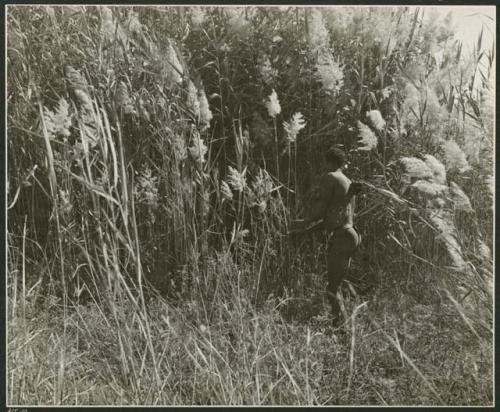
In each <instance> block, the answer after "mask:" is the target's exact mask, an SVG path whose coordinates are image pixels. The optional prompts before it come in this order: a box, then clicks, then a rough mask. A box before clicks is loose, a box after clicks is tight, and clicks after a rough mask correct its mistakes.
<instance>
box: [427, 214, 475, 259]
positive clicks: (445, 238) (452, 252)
mask: <svg viewBox="0 0 500 412" xmlns="http://www.w3.org/2000/svg"><path fill="white" fill-rule="evenodd" d="M430 220H431V221H432V223H433V224H434V225H435V226H436V228H437V229H438V230H439V231H440V234H439V236H438V239H440V240H441V241H442V242H443V244H444V246H445V247H446V250H447V252H448V255H449V257H450V259H451V261H452V263H453V266H454V267H456V268H457V269H463V268H465V266H466V263H465V261H464V258H463V255H462V248H461V247H460V244H459V243H458V241H457V230H456V227H455V224H454V222H453V214H452V213H450V212H448V211H444V210H443V209H438V210H436V211H435V213H433V214H432V215H431V216H430Z"/></svg>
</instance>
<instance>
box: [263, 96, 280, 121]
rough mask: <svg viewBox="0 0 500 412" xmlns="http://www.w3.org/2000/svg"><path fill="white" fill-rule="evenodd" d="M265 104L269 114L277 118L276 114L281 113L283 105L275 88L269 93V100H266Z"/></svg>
mask: <svg viewBox="0 0 500 412" xmlns="http://www.w3.org/2000/svg"><path fill="white" fill-rule="evenodd" d="M265 105H266V109H267V112H268V113H269V116H270V117H272V118H273V119H274V118H276V115H278V114H280V113H281V106H280V102H279V100H278V95H277V94H276V91H275V90H274V89H273V91H272V93H271V94H270V95H269V97H268V100H266V101H265Z"/></svg>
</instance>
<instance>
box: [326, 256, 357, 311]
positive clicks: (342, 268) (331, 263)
mask: <svg viewBox="0 0 500 412" xmlns="http://www.w3.org/2000/svg"><path fill="white" fill-rule="evenodd" d="M350 260H351V258H350V256H348V255H347V256H346V255H345V254H344V253H338V252H336V251H335V250H334V249H333V248H332V249H331V250H330V253H329V254H328V287H327V294H328V300H329V301H330V305H331V307H332V315H333V316H334V317H338V315H339V312H340V306H339V302H338V298H337V292H338V289H339V286H340V284H341V283H342V281H343V280H344V279H345V277H346V275H347V271H348V270H349V262H350Z"/></svg>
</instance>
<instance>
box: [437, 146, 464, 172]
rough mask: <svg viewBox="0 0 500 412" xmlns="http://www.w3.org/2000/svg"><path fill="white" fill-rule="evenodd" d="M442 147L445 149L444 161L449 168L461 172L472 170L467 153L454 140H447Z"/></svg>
mask: <svg viewBox="0 0 500 412" xmlns="http://www.w3.org/2000/svg"><path fill="white" fill-rule="evenodd" d="M441 147H442V148H443V151H444V161H445V163H446V166H447V168H448V170H458V171H459V172H460V173H463V172H466V171H468V170H470V168H471V167H470V165H469V163H468V162H467V158H466V157H465V153H464V152H463V150H462V149H461V148H460V146H459V145H458V144H457V142H455V141H454V140H446V141H445V142H444V143H443V144H442V145H441Z"/></svg>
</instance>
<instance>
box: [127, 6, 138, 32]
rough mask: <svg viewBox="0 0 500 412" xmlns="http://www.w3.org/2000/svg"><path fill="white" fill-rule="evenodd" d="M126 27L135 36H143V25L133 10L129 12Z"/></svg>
mask: <svg viewBox="0 0 500 412" xmlns="http://www.w3.org/2000/svg"><path fill="white" fill-rule="evenodd" d="M124 27H125V28H126V29H127V30H128V31H129V32H130V33H135V34H142V23H141V22H140V21H139V15H138V14H137V13H136V12H134V11H133V10H129V12H128V14H127V19H126V20H125V24H124Z"/></svg>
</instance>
